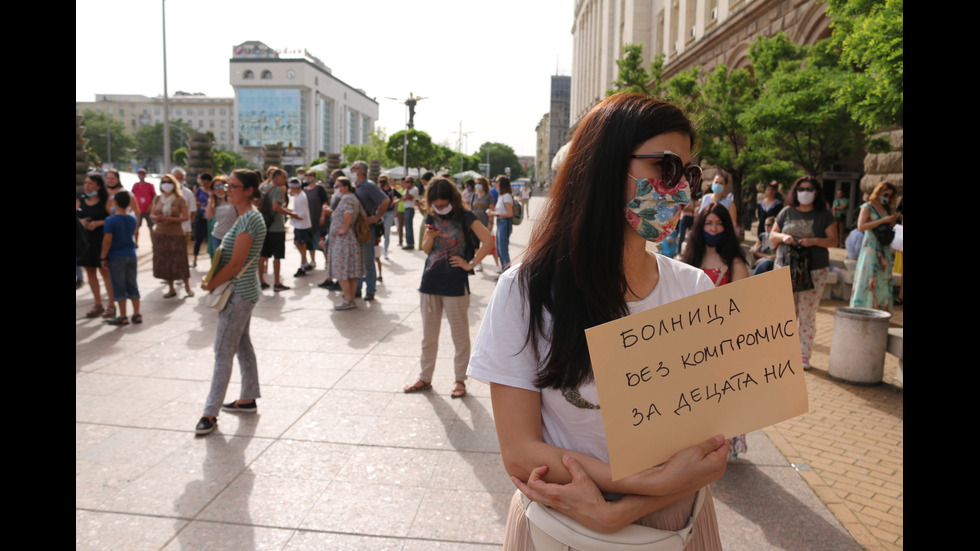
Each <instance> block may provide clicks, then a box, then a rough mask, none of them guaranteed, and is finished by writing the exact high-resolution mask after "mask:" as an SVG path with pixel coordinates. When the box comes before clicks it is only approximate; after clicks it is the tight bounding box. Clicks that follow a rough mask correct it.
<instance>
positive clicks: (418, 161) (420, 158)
mask: <svg viewBox="0 0 980 551" xmlns="http://www.w3.org/2000/svg"><path fill="white" fill-rule="evenodd" d="M405 132H406V131H405V130H399V131H398V132H395V133H394V134H392V135H391V137H390V138H388V147H387V149H386V151H387V154H388V158H389V159H391V160H393V161H397V162H398V164H401V162H402V155H403V152H404V142H405ZM432 152H433V147H432V138H431V137H430V136H429V135H428V134H426V133H425V132H421V131H419V130H416V129H414V128H412V129H410V130H408V166H409V167H411V168H431V167H432V165H431V161H432Z"/></svg>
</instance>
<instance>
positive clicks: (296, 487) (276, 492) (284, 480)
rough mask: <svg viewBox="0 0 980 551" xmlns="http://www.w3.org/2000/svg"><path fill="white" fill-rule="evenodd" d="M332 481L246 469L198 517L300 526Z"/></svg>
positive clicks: (279, 526) (237, 522) (240, 522)
mask: <svg viewBox="0 0 980 551" xmlns="http://www.w3.org/2000/svg"><path fill="white" fill-rule="evenodd" d="M329 484H330V482H328V481H326V480H311V479H309V478H306V479H304V478H293V477H291V476H274V475H257V474H254V473H252V472H251V469H246V471H245V472H243V473H241V474H240V475H238V477H236V478H235V480H234V481H233V482H232V483H231V484H229V485H228V487H227V488H225V489H224V490H222V491H221V493H220V494H218V496H217V497H215V498H214V500H213V501H211V503H209V504H208V506H207V507H206V508H205V509H204V510H203V511H201V513H200V514H199V515H197V517H195V520H211V521H216V522H227V523H232V524H243V525H252V526H274V527H276V528H299V525H300V522H302V520H303V519H304V518H305V517H306V514H307V512H309V510H310V509H311V508H312V507H313V503H314V502H315V501H316V499H317V497H318V496H319V495H320V494H321V493H323V491H324V490H325V489H326V487H327V486H328V485H329Z"/></svg>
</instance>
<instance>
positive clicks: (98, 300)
mask: <svg viewBox="0 0 980 551" xmlns="http://www.w3.org/2000/svg"><path fill="white" fill-rule="evenodd" d="M82 189H83V190H84V194H83V195H82V197H81V198H80V200H79V208H78V213H77V215H78V219H79V221H80V222H81V223H82V226H83V227H84V228H85V230H86V232H87V233H86V235H87V237H88V244H89V246H88V249H87V250H86V253H85V256H83V257H82V258H81V259H80V263H81V265H82V267H83V268H85V276H86V277H87V278H88V284H89V287H90V288H91V289H92V296H93V297H95V306H93V307H92V309H91V310H89V311H88V312H86V313H85V317H86V318H97V317H99V316H102V317H103V318H105V319H112V318H115V317H116V306H115V304H113V303H114V300H113V299H114V297H113V294H112V279H111V278H110V276H109V268H108V267H107V266H103V265H102V259H101V257H100V256H99V254H100V253H101V252H102V240H103V236H104V232H105V220H106V218H108V217H109V209H108V208H107V207H106V204H107V203H108V201H109V193H108V192H107V191H106V186H105V179H104V178H102V175H101V174H98V173H96V172H93V173H92V174H89V175H88V176H86V177H85V184H84V187H83V188H82ZM97 273H98V274H102V282H103V283H105V290H106V293H107V294H108V295H109V302H108V307H105V306H103V305H102V291H101V290H100V289H99V280H98V279H97V277H96V274H97Z"/></svg>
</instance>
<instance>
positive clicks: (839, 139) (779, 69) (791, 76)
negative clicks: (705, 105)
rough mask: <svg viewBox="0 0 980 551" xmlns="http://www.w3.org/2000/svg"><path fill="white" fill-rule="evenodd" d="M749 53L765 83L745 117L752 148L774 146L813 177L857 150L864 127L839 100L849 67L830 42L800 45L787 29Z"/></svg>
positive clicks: (760, 40)
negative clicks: (859, 124)
mask: <svg viewBox="0 0 980 551" xmlns="http://www.w3.org/2000/svg"><path fill="white" fill-rule="evenodd" d="M749 58H750V59H751V60H752V65H753V67H754V68H756V75H757V76H760V82H761V93H760V95H759V99H758V101H756V102H755V103H754V104H753V105H751V106H750V107H748V108H747V109H746V110H745V112H743V113H742V115H740V117H739V123H741V124H743V125H745V127H746V128H747V129H749V133H750V139H749V145H750V146H751V147H757V148H758V149H759V150H760V151H762V150H769V151H772V152H773V153H774V154H775V158H779V159H783V160H785V161H790V162H792V163H794V164H796V165H797V166H799V167H800V168H801V169H803V171H804V172H806V173H807V174H810V175H813V176H819V175H820V174H821V173H823V172H824V171H826V170H828V169H830V165H831V164H833V163H835V162H836V161H838V160H839V159H841V158H843V157H846V156H848V155H850V154H851V153H852V152H853V151H854V148H855V147H856V146H857V145H858V143H859V142H860V139H861V138H860V136H861V128H860V126H858V125H857V123H855V122H854V120H853V119H852V118H851V116H850V113H848V111H847V109H846V108H844V106H842V105H841V104H840V103H839V102H837V101H836V100H835V96H836V92H837V90H838V87H839V83H840V82H841V81H842V80H843V79H846V78H847V72H848V71H847V70H846V69H844V68H843V67H842V66H841V65H840V64H839V63H838V59H837V56H836V55H834V53H833V52H832V51H831V50H830V49H829V41H827V40H822V41H820V42H818V43H817V44H816V45H814V46H800V45H797V44H794V43H793V42H792V41H790V40H789V38H788V37H787V36H786V35H785V34H783V33H779V34H777V35H776V36H774V37H772V38H765V37H761V36H760V37H757V38H756V40H755V42H753V44H752V45H751V46H750V47H749ZM800 60H802V61H800Z"/></svg>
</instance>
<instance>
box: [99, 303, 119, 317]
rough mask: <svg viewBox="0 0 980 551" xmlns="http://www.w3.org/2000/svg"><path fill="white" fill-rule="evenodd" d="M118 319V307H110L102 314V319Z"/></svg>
mask: <svg viewBox="0 0 980 551" xmlns="http://www.w3.org/2000/svg"><path fill="white" fill-rule="evenodd" d="M115 317H116V307H115V306H110V307H108V308H106V309H105V313H104V314H102V319H115Z"/></svg>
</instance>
